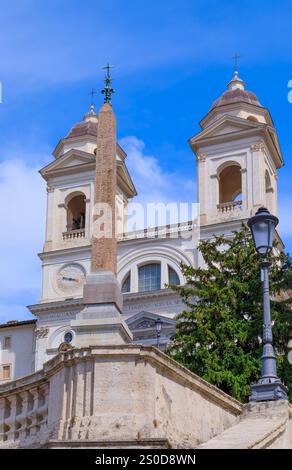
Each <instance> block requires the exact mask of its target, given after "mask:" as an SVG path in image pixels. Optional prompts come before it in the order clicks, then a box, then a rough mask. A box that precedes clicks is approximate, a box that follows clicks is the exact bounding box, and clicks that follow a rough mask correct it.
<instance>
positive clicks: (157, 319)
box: [155, 318, 162, 348]
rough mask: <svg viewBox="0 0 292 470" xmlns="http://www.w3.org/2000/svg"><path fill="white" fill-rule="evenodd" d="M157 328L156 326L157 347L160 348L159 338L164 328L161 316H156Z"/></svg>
mask: <svg viewBox="0 0 292 470" xmlns="http://www.w3.org/2000/svg"><path fill="white" fill-rule="evenodd" d="M155 328H156V338H157V347H158V348H159V338H160V336H161V329H162V321H161V319H160V318H156V320H155Z"/></svg>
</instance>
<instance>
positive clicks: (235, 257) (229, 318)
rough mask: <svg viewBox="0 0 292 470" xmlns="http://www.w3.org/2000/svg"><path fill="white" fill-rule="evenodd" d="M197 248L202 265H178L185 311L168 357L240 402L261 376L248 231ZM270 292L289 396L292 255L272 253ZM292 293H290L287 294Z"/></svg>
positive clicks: (256, 275) (256, 284)
mask: <svg viewBox="0 0 292 470" xmlns="http://www.w3.org/2000/svg"><path fill="white" fill-rule="evenodd" d="M199 250H200V252H201V254H202V256H203V258H204V261H205V265H206V266H205V268H193V267H190V266H185V265H183V266H182V270H183V274H184V276H185V278H186V281H187V282H186V284H185V285H184V286H171V288H172V289H174V290H176V291H178V292H179V294H180V296H181V298H182V301H183V303H184V305H185V310H184V311H183V312H182V313H180V314H179V315H178V316H177V320H178V322H177V326H176V331H175V334H174V337H173V338H172V341H171V344H170V346H169V348H168V350H167V353H168V354H169V355H170V356H171V357H173V358H174V359H175V360H177V361H178V362H180V363H181V364H183V365H184V366H186V367H187V368H188V369H190V370H191V371H192V372H195V373H196V374H198V375H199V376H200V377H203V378H204V379H205V380H207V381H208V382H210V383H212V384H214V385H217V386H218V387H219V388H221V389H222V390H223V391H225V392H226V393H228V394H230V395H232V396H233V397H235V398H237V399H238V400H240V401H242V402H246V401H247V400H248V396H249V393H250V388H249V385H250V384H251V383H254V382H257V381H258V379H259V378H260V364H261V361H260V358H261V353H262V345H261V336H262V285H261V280H260V259H259V255H258V254H257V253H256V251H255V249H254V245H253V241H252V239H251V236H250V231H249V229H248V228H247V227H246V226H242V230H240V231H238V232H234V234H233V238H227V237H225V236H219V237H214V238H213V239H212V240H204V241H201V242H200V244H199ZM269 260H270V262H271V266H270V292H271V297H272V301H271V313H272V320H274V322H275V324H274V327H273V335H274V346H275V350H276V354H277V366H278V376H279V377H280V378H281V379H282V381H283V382H284V383H285V384H286V385H287V386H288V387H289V397H290V401H291V399H292V364H290V363H289V361H288V347H287V345H288V341H289V339H291V333H292V310H291V307H292V297H291V294H292V291H291V289H292V269H291V266H292V264H291V262H292V260H291V258H290V257H289V255H286V254H284V253H280V254H271V255H270V259H269ZM289 289H290V295H289Z"/></svg>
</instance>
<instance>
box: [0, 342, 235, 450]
mask: <svg viewBox="0 0 292 470" xmlns="http://www.w3.org/2000/svg"><path fill="white" fill-rule="evenodd" d="M145 390H147V394H145ZM241 410H242V406H241V404H240V403H238V402H237V401H236V400H234V399H233V398H231V397H229V396H228V395H226V394H225V393H223V392H221V391H220V390H219V389H217V388H216V387H214V386H212V385H210V384H208V383H207V382H205V381H204V380H202V379H200V378H199V377H197V376H196V375H194V374H192V373H191V372H189V371H188V370H186V369H185V368H183V367H182V366H180V365H179V364H177V363H176V362H174V361H173V360H171V359H170V358H169V357H167V356H166V355H165V354H163V353H162V352H161V351H159V350H157V349H156V348H153V347H147V346H140V345H123V346H96V347H89V348H82V349H72V350H69V351H67V352H65V353H60V354H59V355H57V356H55V357H54V358H53V359H51V360H50V361H49V362H47V363H46V364H45V365H44V368H43V369H42V370H41V371H39V372H37V373H35V374H32V375H30V376H27V377H24V378H21V379H18V380H15V381H13V382H8V383H6V384H3V385H0V448H38V447H57V448H58V447H72V446H73V447H74V446H79V447H86V446H88V445H90V446H92V447H96V448H99V446H111V445H115V444H114V443H116V442H119V443H120V444H119V445H120V447H123V445H126V444H123V443H126V442H127V443H130V445H131V446H134V447H135V446H136V447H143V446H147V445H150V444H149V442H150V443H151V442H152V444H151V445H152V446H154V447H155V446H160V447H169V446H171V447H177V446H179V447H194V446H195V445H196V444H198V443H200V442H205V441H206V440H208V439H209V438H211V437H213V436H214V435H216V434H218V433H219V432H222V431H223V430H224V429H226V428H228V427H229V426H231V425H232V424H233V423H234V421H235V420H236V419H237V416H238V415H240V413H241ZM74 443H75V444H74ZM127 445H128V444H127Z"/></svg>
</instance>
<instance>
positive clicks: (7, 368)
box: [2, 366, 11, 380]
mask: <svg viewBox="0 0 292 470" xmlns="http://www.w3.org/2000/svg"><path fill="white" fill-rule="evenodd" d="M10 377H11V366H3V373H2V378H3V380H8V379H10Z"/></svg>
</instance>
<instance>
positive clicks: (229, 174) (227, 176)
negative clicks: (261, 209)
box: [219, 164, 242, 204]
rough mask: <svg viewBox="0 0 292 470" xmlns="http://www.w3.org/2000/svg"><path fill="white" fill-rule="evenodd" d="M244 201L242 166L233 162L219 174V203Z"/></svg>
mask: <svg viewBox="0 0 292 470" xmlns="http://www.w3.org/2000/svg"><path fill="white" fill-rule="evenodd" d="M239 201H242V183H241V171H240V166H239V165H235V164H231V165H229V166H227V167H225V168H223V170H222V171H221V172H220V174H219V203H220V204H225V203H230V202H239Z"/></svg>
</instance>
